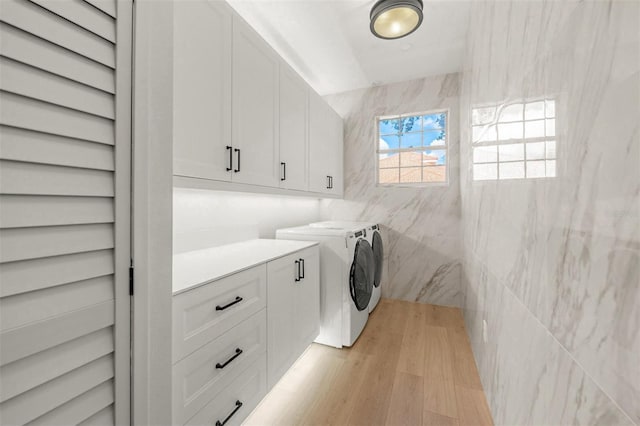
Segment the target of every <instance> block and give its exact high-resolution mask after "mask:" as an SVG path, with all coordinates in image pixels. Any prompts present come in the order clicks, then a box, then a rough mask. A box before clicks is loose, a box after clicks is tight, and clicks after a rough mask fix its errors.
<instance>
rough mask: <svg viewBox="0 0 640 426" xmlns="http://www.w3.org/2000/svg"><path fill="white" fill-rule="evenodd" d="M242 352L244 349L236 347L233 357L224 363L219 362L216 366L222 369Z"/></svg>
mask: <svg viewBox="0 0 640 426" xmlns="http://www.w3.org/2000/svg"><path fill="white" fill-rule="evenodd" d="M241 354H242V349H240V348H236V353H235V354H234V355H233V356H232V357H231V358H229V359H228V360H226V361H225V362H223V363H222V364H220V363H217V364H216V368H220V369H222V368H225V367H226V366H227V364H229V363H230V362H231V361H233V360H234V359H236V358H238V357H239V356H240V355H241Z"/></svg>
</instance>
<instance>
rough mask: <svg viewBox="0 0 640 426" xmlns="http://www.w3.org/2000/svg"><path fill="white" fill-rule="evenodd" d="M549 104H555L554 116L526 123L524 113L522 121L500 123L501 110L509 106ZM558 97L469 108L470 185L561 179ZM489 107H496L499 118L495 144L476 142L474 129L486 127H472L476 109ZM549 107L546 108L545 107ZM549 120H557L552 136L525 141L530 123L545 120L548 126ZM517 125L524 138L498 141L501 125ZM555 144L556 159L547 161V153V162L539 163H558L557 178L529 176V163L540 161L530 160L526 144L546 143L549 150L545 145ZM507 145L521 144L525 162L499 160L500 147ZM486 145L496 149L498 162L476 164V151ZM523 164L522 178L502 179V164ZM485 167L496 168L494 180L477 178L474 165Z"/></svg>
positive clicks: (556, 168)
mask: <svg viewBox="0 0 640 426" xmlns="http://www.w3.org/2000/svg"><path fill="white" fill-rule="evenodd" d="M548 101H553V103H554V115H553V117H547V116H546V113H545V115H544V116H543V117H542V118H539V119H530V120H527V119H526V118H525V117H524V112H523V117H522V120H510V121H499V117H500V111H501V110H502V109H504V108H506V107H509V106H511V105H516V104H522V105H523V108H525V107H526V105H527V104H530V103H536V102H545V103H546V102H548ZM558 104H559V102H558V97H557V96H544V97H533V98H528V99H521V100H513V99H512V100H509V101H503V102H497V103H494V102H492V103H489V102H486V103H482V104H476V105H472V106H471V107H470V109H469V116H468V117H469V118H468V120H469V138H470V142H471V143H470V146H471V150H470V152H469V163H470V165H471V167H470V170H471V182H472V183H473V184H474V185H476V184H480V185H482V184H487V183H492V182H493V183H495V182H500V183H504V182H509V183H517V182H527V181H532V180H533V181H536V180H543V181H544V180H548V179H555V178H557V177H558V176H560V170H559V168H560V166H561V165H560V161H559V155H558V152H559V145H560V144H559V143H558V140H559V139H560V137H559V135H558V129H557V120H558ZM488 107H492V108H496V109H497V110H496V118H495V122H493V125H494V126H495V127H496V131H497V132H498V133H497V138H496V140H492V141H477V142H476V141H474V140H473V129H474V127H482V126H483V125H481V124H476V125H474V124H473V119H472V116H473V110H474V109H482V108H488ZM545 108H546V105H545ZM547 120H554V135H553V136H547V135H546V134H545V136H537V137H531V138H526V137H525V136H524V134H525V133H524V131H525V130H524V127H525V126H526V123H527V122H531V121H544V122H545V123H546V121H547ZM515 123H520V124H522V126H523V136H522V138H512V139H499V131H498V128H497V126H498V125H499V124H515ZM545 133H546V129H545ZM550 141H553V142H554V143H555V158H553V159H548V158H546V154H545V159H543V160H540V161H549V160H553V161H555V175H554V176H547V175H546V173H545V176H527V162H528V161H537V160H529V159H528V158H527V144H530V143H539V142H543V143H545V149H546V143H547V142H550ZM505 145H522V147H523V158H522V160H502V161H500V147H501V146H505ZM485 146H495V147H496V155H497V157H496V161H495V162H494V161H489V162H478V163H476V162H475V161H474V150H475V148H480V147H485ZM520 162H523V163H524V176H523V177H521V178H503V179H501V178H500V164H509V163H520ZM484 164H495V165H496V167H497V177H496V178H495V179H476V177H475V170H474V166H475V165H484Z"/></svg>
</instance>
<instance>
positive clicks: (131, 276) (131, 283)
mask: <svg viewBox="0 0 640 426" xmlns="http://www.w3.org/2000/svg"><path fill="white" fill-rule="evenodd" d="M129 296H133V265H132V266H129Z"/></svg>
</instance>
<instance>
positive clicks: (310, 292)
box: [267, 247, 320, 388]
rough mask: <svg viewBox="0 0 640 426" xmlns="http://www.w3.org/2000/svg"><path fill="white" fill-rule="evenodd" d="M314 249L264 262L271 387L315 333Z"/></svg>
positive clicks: (317, 313)
mask: <svg viewBox="0 0 640 426" xmlns="http://www.w3.org/2000/svg"><path fill="white" fill-rule="evenodd" d="M319 268H320V263H319V255H318V248H317V247H311V248H309V249H306V250H302V251H300V252H297V253H295V254H293V255H290V256H286V257H283V258H280V259H277V260H274V261H272V262H269V263H268V264H267V282H268V283H269V284H268V287H267V300H268V302H267V353H268V356H267V361H268V380H269V388H272V387H273V386H274V385H275V384H276V383H277V382H278V380H280V378H281V377H282V376H283V375H284V373H285V372H286V371H287V370H288V369H289V368H290V367H291V365H293V363H294V362H295V361H296V359H298V357H300V355H302V353H303V352H304V350H305V349H306V348H307V347H308V346H309V345H310V344H311V343H312V342H313V340H314V339H315V338H316V337H317V336H318V333H319V330H320V329H319V324H320V323H319V318H320V279H319V278H320V275H319Z"/></svg>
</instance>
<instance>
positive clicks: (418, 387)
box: [385, 373, 424, 426]
mask: <svg viewBox="0 0 640 426" xmlns="http://www.w3.org/2000/svg"><path fill="white" fill-rule="evenodd" d="M423 384H424V380H423V379H422V377H420V376H414V375H412V374H407V373H397V374H396V378H395V381H394V383H393V390H392V392H391V402H390V404H389V412H388V413H387V419H386V421H385V424H388V425H397V426H405V425H406V426H415V425H420V424H422V404H423V401H424V398H423V396H422V392H423Z"/></svg>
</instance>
